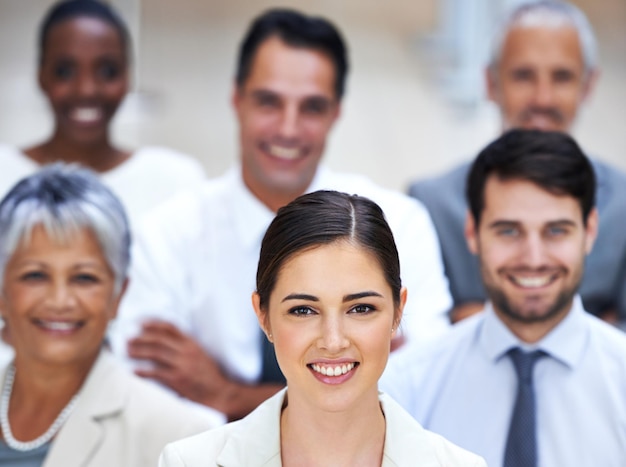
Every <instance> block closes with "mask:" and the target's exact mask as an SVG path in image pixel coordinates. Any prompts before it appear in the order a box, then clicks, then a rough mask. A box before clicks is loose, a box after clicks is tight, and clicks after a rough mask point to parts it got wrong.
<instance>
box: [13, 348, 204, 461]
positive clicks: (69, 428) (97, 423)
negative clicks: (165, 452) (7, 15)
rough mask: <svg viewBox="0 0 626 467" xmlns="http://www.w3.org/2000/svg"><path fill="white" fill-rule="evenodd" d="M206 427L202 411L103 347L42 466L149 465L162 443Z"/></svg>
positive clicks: (163, 444)
mask: <svg viewBox="0 0 626 467" xmlns="http://www.w3.org/2000/svg"><path fill="white" fill-rule="evenodd" d="M6 369H7V367H6V366H5V367H4V368H2V371H1V377H2V380H1V381H4V376H5V373H6ZM209 428H212V426H211V422H209V419H208V418H207V416H206V414H204V413H203V412H196V411H195V410H194V409H193V408H192V407H191V406H190V405H188V404H185V403H184V402H183V401H181V400H179V399H177V398H176V397H175V396H173V395H171V394H169V393H167V392H166V391H165V390H163V389H161V388H159V387H157V386H156V385H154V384H152V383H148V382H146V381H143V380H141V379H140V378H139V377H137V376H135V375H133V374H131V373H130V372H129V371H128V370H126V369H125V368H124V367H122V366H121V364H120V363H118V362H117V361H116V360H115V359H114V358H113V357H112V356H111V355H110V354H109V353H108V352H107V351H102V352H101V354H100V355H99V356H98V359H97V360H96V362H95V364H94V366H93V368H92V369H91V371H90V373H89V375H88V376H87V379H86V380H85V383H84V384H83V387H82V388H81V392H80V397H79V399H78V402H77V404H76V406H75V407H74V411H73V412H72V415H71V416H70V417H69V419H68V420H67V421H66V422H65V424H64V425H63V427H62V428H61V430H60V431H59V433H58V434H57V436H56V437H55V438H54V440H53V441H52V445H51V446H50V450H49V451H48V455H47V456H46V458H45V460H44V463H43V466H42V467H68V466H72V467H112V466H115V467H154V466H155V465H156V464H157V460H158V458H159V453H160V452H161V450H162V449H163V447H164V446H165V445H166V444H167V443H169V442H172V441H175V440H177V439H181V438H184V437H186V436H191V435H193V434H196V433H200V432H202V431H204V430H207V429H209Z"/></svg>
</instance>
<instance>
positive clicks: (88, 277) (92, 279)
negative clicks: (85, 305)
mask: <svg viewBox="0 0 626 467" xmlns="http://www.w3.org/2000/svg"><path fill="white" fill-rule="evenodd" d="M74 282H78V283H79V284H96V283H98V282H100V279H99V278H98V276H95V275H93V274H77V275H75V276H74Z"/></svg>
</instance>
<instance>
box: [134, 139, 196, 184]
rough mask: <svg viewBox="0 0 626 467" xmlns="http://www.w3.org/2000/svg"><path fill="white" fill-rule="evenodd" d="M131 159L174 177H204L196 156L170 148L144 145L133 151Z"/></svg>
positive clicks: (144, 166) (143, 166)
mask: <svg viewBox="0 0 626 467" xmlns="http://www.w3.org/2000/svg"><path fill="white" fill-rule="evenodd" d="M131 159H134V160H135V162H137V163H138V164H140V165H141V166H142V168H148V169H151V170H152V171H160V172H162V173H169V174H170V175H171V176H175V177H180V176H181V175H188V176H189V177H192V178H203V177H204V168H203V167H202V164H200V162H199V161H198V160H197V159H196V158H194V157H191V156H189V155H187V154H184V153H182V152H178V151H176V150H174V149H171V148H166V147H162V146H145V147H142V148H140V149H138V150H137V151H135V153H134V154H133V156H132V158H131Z"/></svg>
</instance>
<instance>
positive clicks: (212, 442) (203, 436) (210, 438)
mask: <svg viewBox="0 0 626 467" xmlns="http://www.w3.org/2000/svg"><path fill="white" fill-rule="evenodd" d="M240 423H241V421H237V422H232V423H229V424H228V425H224V426H222V427H219V428H215V429H213V430H209V431H205V432H203V433H200V434H197V435H194V436H190V437H188V438H184V439H181V440H179V441H175V442H173V443H170V444H168V445H167V446H166V447H165V449H164V450H163V453H162V454H161V459H160V461H159V466H161V467H172V466H178V465H181V466H182V465H184V466H186V467H196V466H197V467H200V466H202V467H206V466H210V465H217V464H216V459H217V457H218V455H219V454H220V452H221V451H222V449H223V448H224V446H225V445H226V442H227V441H228V439H229V437H230V434H231V433H232V431H233V430H236V429H237V426H238V425H239V424H240Z"/></svg>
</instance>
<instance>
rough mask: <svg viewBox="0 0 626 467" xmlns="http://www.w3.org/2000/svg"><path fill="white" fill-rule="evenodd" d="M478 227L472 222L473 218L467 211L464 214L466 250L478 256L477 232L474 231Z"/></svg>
mask: <svg viewBox="0 0 626 467" xmlns="http://www.w3.org/2000/svg"><path fill="white" fill-rule="evenodd" d="M477 228H478V226H477V225H476V222H475V221H474V216H472V214H471V213H470V212H469V211H467V213H466V214H465V240H466V241H467V248H468V249H469V251H470V252H471V253H472V254H474V255H477V254H478V232H477V231H476V229H477Z"/></svg>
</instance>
